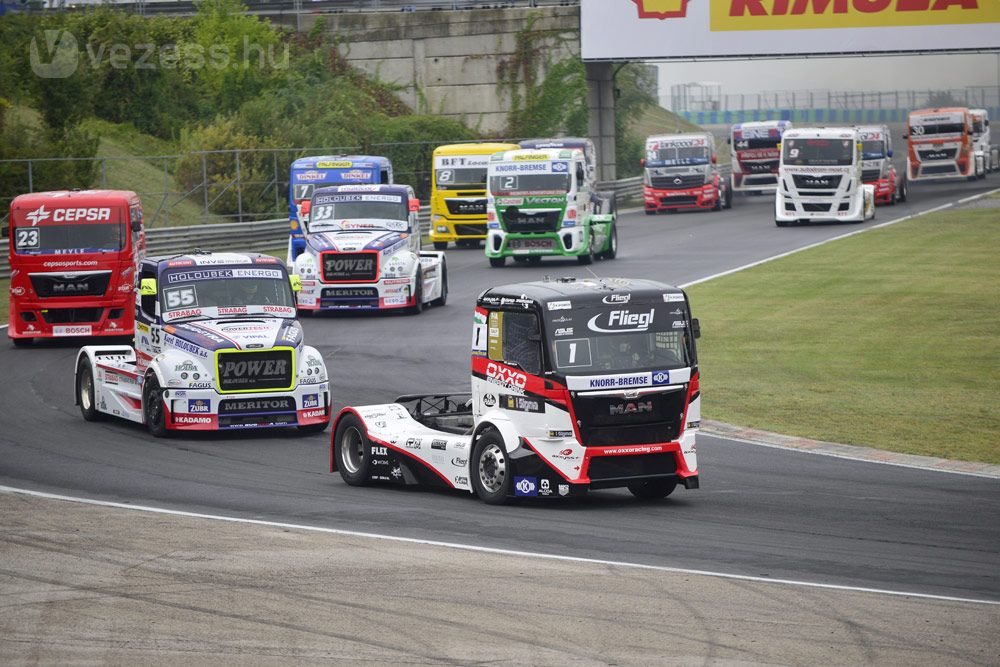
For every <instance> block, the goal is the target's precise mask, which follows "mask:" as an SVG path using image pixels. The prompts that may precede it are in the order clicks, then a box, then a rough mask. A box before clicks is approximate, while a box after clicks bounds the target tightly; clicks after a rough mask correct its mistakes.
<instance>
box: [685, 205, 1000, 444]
mask: <svg viewBox="0 0 1000 667" xmlns="http://www.w3.org/2000/svg"><path fill="white" fill-rule="evenodd" d="M997 238H1000V212H998V211H994V210H985V211H982V210H962V211H951V212H942V213H937V214H932V215H927V216H923V217H920V218H917V219H915V220H911V221H907V222H903V223H899V224H897V225H893V226H891V227H888V228H885V229H879V230H875V231H872V232H868V233H866V234H862V235H859V236H855V237H852V238H849V239H845V240H842V241H838V242H835V243H830V244H827V245H825V246H821V247H819V248H815V249H812V250H808V251H804V252H801V253H798V254H796V255H793V256H791V257H788V258H785V259H781V260H776V261H774V262H770V263H768V264H765V265H762V266H759V267H756V268H753V269H750V270H747V271H743V272H740V273H737V274H733V275H731V276H726V277H724V278H720V279H717V280H713V281H710V282H708V283H704V284H701V285H696V286H693V287H691V288H690V289H689V290H688V291H689V294H690V296H691V302H692V304H693V308H694V311H695V314H696V315H697V316H698V317H699V318H700V320H701V324H702V330H703V332H704V335H703V337H702V339H701V341H700V342H699V345H700V347H699V356H700V362H701V368H702V372H703V380H702V391H703V394H704V403H703V405H704V408H703V414H704V416H705V418H707V419H717V420H721V421H724V422H730V423H734V424H740V425H743V426H750V427H754V428H761V429H765V430H769V431H777V432H779V433H785V434H789V435H798V436H804V437H808V438H816V439H820V440H829V441H834V442H842V443H848V444H855V445H865V446H869V447H877V448H880V449H886V450H890V451H895V452H904V453H910V454H922V455H929V456H940V457H944V458H950V459H960V460H969V461H983V462H989V463H1000V439H998V437H997V433H1000V292H998V289H997V286H998V285H1000V261H998V255H997V250H996V248H997Z"/></svg>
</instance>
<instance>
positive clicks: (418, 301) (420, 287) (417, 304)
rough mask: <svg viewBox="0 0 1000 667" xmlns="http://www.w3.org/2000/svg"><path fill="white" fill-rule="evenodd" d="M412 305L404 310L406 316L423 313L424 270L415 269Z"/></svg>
mask: <svg viewBox="0 0 1000 667" xmlns="http://www.w3.org/2000/svg"><path fill="white" fill-rule="evenodd" d="M413 296H414V297H415V298H414V299H413V305H412V306H410V307H409V308H407V309H406V314H407V315H419V314H420V313H422V312H424V270H423V269H422V268H420V267H417V286H416V287H415V288H413Z"/></svg>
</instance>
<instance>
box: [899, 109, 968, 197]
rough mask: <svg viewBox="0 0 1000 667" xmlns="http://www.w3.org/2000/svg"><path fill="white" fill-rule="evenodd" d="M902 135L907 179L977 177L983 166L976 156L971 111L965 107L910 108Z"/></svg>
mask: <svg viewBox="0 0 1000 667" xmlns="http://www.w3.org/2000/svg"><path fill="white" fill-rule="evenodd" d="M904 136H905V137H906V138H907V141H908V151H907V156H906V176H907V179H908V180H910V181H926V180H931V179H939V178H952V179H954V178H964V179H967V180H970V181H974V180H976V179H977V178H979V173H981V172H982V169H983V166H982V161H979V160H976V151H975V143H974V141H973V138H972V136H973V132H972V114H971V113H970V112H969V110H968V109H966V108H965V107H949V108H945V109H922V110H920V111H911V112H910V118H909V129H908V130H907V132H906V134H905V135H904ZM977 162H978V166H977Z"/></svg>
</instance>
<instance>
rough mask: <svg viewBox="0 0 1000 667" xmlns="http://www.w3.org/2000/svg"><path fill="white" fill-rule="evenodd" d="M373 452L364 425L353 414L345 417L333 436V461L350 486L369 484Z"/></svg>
mask: <svg viewBox="0 0 1000 667" xmlns="http://www.w3.org/2000/svg"><path fill="white" fill-rule="evenodd" d="M371 452H372V449H371V441H370V440H368V432H367V431H366V430H365V426H364V424H362V423H361V420H360V419H358V417H357V416H355V415H353V414H350V413H348V414H346V415H344V417H343V418H342V419H341V420H340V422H339V423H338V424H337V431H336V432H335V433H334V435H333V456H334V459H333V460H334V461H335V462H336V464H337V470H339V471H340V476H341V477H342V478H343V480H344V481H345V482H347V484H348V485H350V486H364V485H366V484H367V483H368V469H369V468H370V467H371V459H372V457H371Z"/></svg>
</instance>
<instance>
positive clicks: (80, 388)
mask: <svg viewBox="0 0 1000 667" xmlns="http://www.w3.org/2000/svg"><path fill="white" fill-rule="evenodd" d="M15 340H17V339H15ZM29 340H30V339H29ZM76 403H77V405H79V406H80V414H82V415H83V418H84V419H85V420H86V421H89V422H96V421H100V420H101V419H104V414H103V413H102V412H100V411H99V410H98V409H97V392H95V391H94V369H92V368H91V367H90V362H89V361H87V359H86V358H84V359H81V360H80V365H79V366H78V367H77V370H76Z"/></svg>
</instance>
